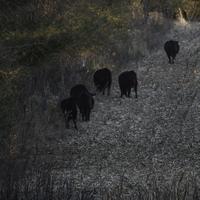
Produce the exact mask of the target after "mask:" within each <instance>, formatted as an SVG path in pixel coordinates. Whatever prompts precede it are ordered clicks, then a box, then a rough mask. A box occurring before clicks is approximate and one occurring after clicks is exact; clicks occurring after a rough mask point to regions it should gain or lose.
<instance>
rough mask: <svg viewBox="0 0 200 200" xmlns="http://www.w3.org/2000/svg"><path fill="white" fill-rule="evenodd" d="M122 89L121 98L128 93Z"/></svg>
mask: <svg viewBox="0 0 200 200" xmlns="http://www.w3.org/2000/svg"><path fill="white" fill-rule="evenodd" d="M120 89H121V98H122V97H123V95H124V94H125V93H126V91H125V90H124V88H120Z"/></svg>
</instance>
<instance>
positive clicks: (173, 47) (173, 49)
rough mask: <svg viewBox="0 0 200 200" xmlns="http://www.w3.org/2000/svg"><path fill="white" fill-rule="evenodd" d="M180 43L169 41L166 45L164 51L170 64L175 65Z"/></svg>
mask: <svg viewBox="0 0 200 200" xmlns="http://www.w3.org/2000/svg"><path fill="white" fill-rule="evenodd" d="M179 48H180V47H179V44H178V41H174V40H170V41H167V42H166V43H165V45H164V50H165V52H166V54H167V56H168V58H169V63H170V64H173V63H174V59H175V57H176V54H177V53H178V52H179Z"/></svg>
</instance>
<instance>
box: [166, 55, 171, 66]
mask: <svg viewBox="0 0 200 200" xmlns="http://www.w3.org/2000/svg"><path fill="white" fill-rule="evenodd" d="M167 57H168V59H169V63H170V64H171V57H170V55H169V54H168V53H167Z"/></svg>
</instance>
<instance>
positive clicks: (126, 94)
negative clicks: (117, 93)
mask: <svg viewBox="0 0 200 200" xmlns="http://www.w3.org/2000/svg"><path fill="white" fill-rule="evenodd" d="M128 92H129V88H126V91H125V96H126V97H128Z"/></svg>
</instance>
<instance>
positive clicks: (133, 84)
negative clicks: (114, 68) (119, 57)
mask: <svg viewBox="0 0 200 200" xmlns="http://www.w3.org/2000/svg"><path fill="white" fill-rule="evenodd" d="M118 81H119V87H120V90H121V97H123V95H125V96H126V97H130V94H131V88H134V90H135V98H137V86H138V82H137V75H136V73H135V72H134V71H125V72H122V73H121V74H120V75H119V79H118Z"/></svg>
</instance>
